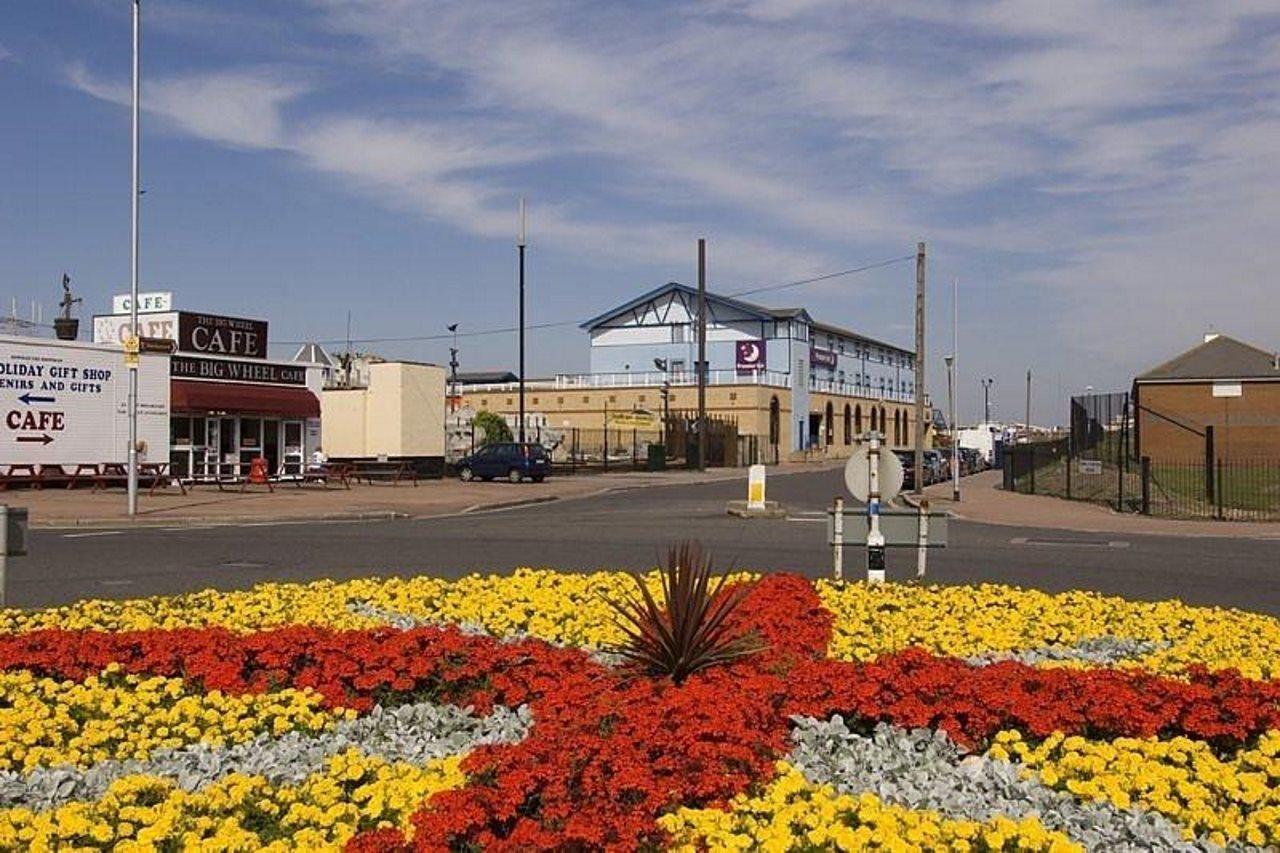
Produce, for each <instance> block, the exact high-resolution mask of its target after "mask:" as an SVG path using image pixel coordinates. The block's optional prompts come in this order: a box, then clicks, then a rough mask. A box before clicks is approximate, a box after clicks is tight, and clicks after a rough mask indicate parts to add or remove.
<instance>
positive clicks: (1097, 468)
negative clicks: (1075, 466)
mask: <svg viewBox="0 0 1280 853" xmlns="http://www.w3.org/2000/svg"><path fill="white" fill-rule="evenodd" d="M1080 473H1081V474H1101V473H1102V460H1101V459H1081V460H1080Z"/></svg>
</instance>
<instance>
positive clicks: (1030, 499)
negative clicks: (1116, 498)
mask: <svg viewBox="0 0 1280 853" xmlns="http://www.w3.org/2000/svg"><path fill="white" fill-rule="evenodd" d="M1001 476H1002V475H1001V472H1000V471H983V472H982V473H981V474H975V475H973V476H972V477H965V478H964V479H962V480H961V481H960V503H958V504H957V503H953V502H952V500H951V482H950V481H948V482H946V483H935V484H934V485H932V486H929V487H927V488H926V489H925V494H927V495H928V497H929V502H930V504H931V505H932V506H933V507H934V508H935V509H945V510H948V511H950V512H952V513H954V514H955V515H956V516H957V517H959V518H963V519H966V520H968V521H978V522H982V523H984V524H1007V525H1012V526H1015V527H1042V528H1050V529H1054V528H1056V529H1059V530H1076V531H1082V532H1089V533H1126V534H1141V533H1147V534H1155V535H1160V536H1228V537H1248V538H1257V539H1276V540H1278V541H1280V522H1252V521H1181V520H1178V519H1172V518H1148V517H1146V516H1142V515H1134V514H1132V513H1117V512H1113V511H1112V510H1111V509H1109V508H1107V507H1105V506H1102V505H1099V504H1091V503H1085V502H1084V501H1069V500H1065V499H1063V498H1053V497H1048V496H1046V495H1022V494H1017V493H1014V492H1006V491H1005V490H1003V489H1001V488H1000V483H1001Z"/></svg>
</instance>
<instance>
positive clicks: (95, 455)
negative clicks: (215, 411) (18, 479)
mask: <svg viewBox="0 0 1280 853" xmlns="http://www.w3.org/2000/svg"><path fill="white" fill-rule="evenodd" d="M128 405H129V375H128V370H127V369H126V368H125V365H124V357H123V354H122V352H121V350H120V348H119V347H118V346H109V345H95V344H86V343H76V342H68V341H51V340H40V339H35V338H20V337H0V462H3V463H6V464H18V465H21V464H46V465H53V464H60V465H67V464H76V463H82V462H83V463H102V462H124V461H126V459H127V457H128V445H129V416H128V412H129V410H128ZM138 439H139V441H140V442H142V443H144V444H145V446H146V448H147V449H146V451H145V453H146V456H147V457H148V458H150V459H153V460H157V461H167V460H168V455H169V449H168V448H169V359H168V358H166V357H162V356H155V357H146V356H144V357H143V358H142V359H141V360H140V365H139V370H138Z"/></svg>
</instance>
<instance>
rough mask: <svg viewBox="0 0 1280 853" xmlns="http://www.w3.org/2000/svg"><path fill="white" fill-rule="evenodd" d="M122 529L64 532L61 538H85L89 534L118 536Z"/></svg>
mask: <svg viewBox="0 0 1280 853" xmlns="http://www.w3.org/2000/svg"><path fill="white" fill-rule="evenodd" d="M123 532H124V531H123V530H95V531H94V532H93V533H64V534H62V538H63V539H86V538H88V537H90V536H119V535H120V534H121V533H123Z"/></svg>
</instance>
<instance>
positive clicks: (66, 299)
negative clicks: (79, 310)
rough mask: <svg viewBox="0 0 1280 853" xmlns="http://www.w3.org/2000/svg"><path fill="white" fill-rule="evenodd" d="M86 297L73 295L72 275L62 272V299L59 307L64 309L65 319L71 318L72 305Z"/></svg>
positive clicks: (63, 315) (63, 316)
mask: <svg viewBox="0 0 1280 853" xmlns="http://www.w3.org/2000/svg"><path fill="white" fill-rule="evenodd" d="M83 301H84V298H83V297H80V296H72V295H71V276H69V275H67V274H66V273H63V274H62V301H61V302H59V303H58V307H60V308H61V309H62V318H63V319H64V320H70V319H71V306H73V305H75V304H76V303H77V302H83Z"/></svg>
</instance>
